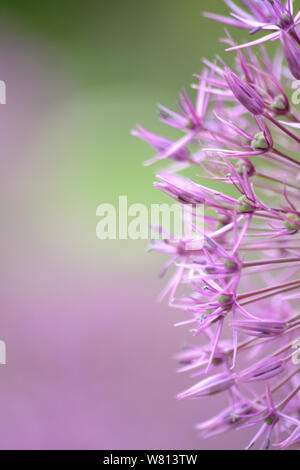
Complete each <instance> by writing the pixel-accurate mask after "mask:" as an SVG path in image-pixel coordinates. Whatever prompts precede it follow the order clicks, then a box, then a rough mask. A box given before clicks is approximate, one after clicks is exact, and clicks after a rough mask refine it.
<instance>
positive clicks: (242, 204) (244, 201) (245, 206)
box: [238, 196, 254, 213]
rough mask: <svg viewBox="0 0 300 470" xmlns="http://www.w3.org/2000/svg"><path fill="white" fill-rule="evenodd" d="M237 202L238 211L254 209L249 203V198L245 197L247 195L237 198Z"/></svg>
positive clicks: (251, 210)
mask: <svg viewBox="0 0 300 470" xmlns="http://www.w3.org/2000/svg"><path fill="white" fill-rule="evenodd" d="M238 202H239V206H238V211H239V212H243V213H244V212H253V211H254V207H253V205H252V204H251V201H249V199H248V198H247V196H241V197H240V198H239V199H238Z"/></svg>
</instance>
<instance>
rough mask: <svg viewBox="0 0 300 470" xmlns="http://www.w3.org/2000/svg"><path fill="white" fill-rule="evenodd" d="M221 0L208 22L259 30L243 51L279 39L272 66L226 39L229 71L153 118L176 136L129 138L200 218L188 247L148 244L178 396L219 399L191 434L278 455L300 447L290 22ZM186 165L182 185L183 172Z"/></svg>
mask: <svg viewBox="0 0 300 470" xmlns="http://www.w3.org/2000/svg"><path fill="white" fill-rule="evenodd" d="M225 3H226V4H227V5H228V6H229V8H230V9H231V10H232V14H231V17H230V18H227V17H222V16H219V15H211V14H207V15H206V16H209V17H211V18H214V19H216V20H217V21H222V22H225V23H226V24H229V25H234V26H238V27H241V28H243V29H249V30H250V33H251V34H255V33H257V32H259V31H261V32H268V34H267V35H265V36H263V37H262V38H260V39H257V40H256V41H253V42H252V43H251V44H258V43H260V42H265V41H267V40H268V39H271V40H277V39H281V41H279V42H278V44H279V46H280V45H281V49H280V50H279V51H278V52H277V54H276V55H275V58H274V59H272V60H271V59H270V57H269V55H268V53H267V51H266V49H265V48H263V47H260V50H259V54H255V52H254V49H250V48H249V47H248V48H247V49H246V51H245V52H244V53H243V52H242V51H240V48H241V46H236V44H235V43H234V41H233V40H232V38H231V37H230V36H229V34H228V33H227V38H226V39H225V42H226V43H227V44H229V45H230V46H231V47H230V48H231V49H236V69H235V70H232V69H230V68H229V67H227V66H226V65H224V63H223V62H222V60H221V59H220V58H218V60H216V61H215V62H209V61H208V60H204V63H205V68H204V70H203V72H202V73H201V74H200V75H199V76H196V77H197V78H198V79H199V82H198V83H196V84H194V85H193V88H195V89H196V90H197V99H196V102H195V104H193V103H194V101H193V100H192V99H191V98H190V97H189V95H188V94H187V93H186V92H185V91H184V92H182V93H181V95H180V98H179V104H178V112H174V111H171V110H168V109H166V108H164V107H161V113H160V117H161V120H162V121H163V122H164V123H165V124H168V125H170V126H171V127H175V128H176V129H177V130H178V131H179V132H181V133H183V137H181V138H179V140H177V141H176V142H172V141H170V140H168V139H166V138H165V137H160V136H157V135H154V134H152V133H150V132H149V131H146V130H145V129H144V128H142V127H139V128H138V130H136V131H134V133H135V135H137V136H138V137H140V138H142V139H143V140H146V141H147V142H148V143H149V144H150V145H151V146H152V147H154V148H155V150H156V151H157V152H158V154H157V155H156V156H155V157H154V159H153V160H152V161H158V160H165V161H168V160H173V161H172V164H171V167H170V168H168V167H167V168H164V169H163V170H159V171H158V173H157V179H156V182H155V183H154V184H155V187H156V188H157V189H159V190H160V191H162V192H164V193H165V194H167V195H168V196H170V197H171V198H172V199H175V200H176V201H177V202H178V203H179V204H181V205H182V206H184V205H187V204H188V205H191V206H192V207H194V206H195V205H197V204H202V205H203V206H204V209H205V211H204V228H203V233H201V234H200V235H202V239H203V242H202V243H201V244H199V246H198V245H197V246H192V247H191V246H190V245H189V240H187V239H186V238H182V239H180V240H175V239H174V238H172V236H171V235H170V237H169V239H164V240H156V241H155V242H153V243H152V246H151V248H152V249H153V250H156V251H158V252H159V253H164V254H165V255H168V256H169V260H168V261H167V263H166V265H165V267H164V269H163V271H162V274H164V273H165V272H166V271H167V270H172V269H173V273H172V274H171V275H170V279H169V281H168V283H167V286H166V287H165V289H164V290H163V292H162V294H161V296H160V299H163V298H165V297H167V298H168V303H169V305H170V306H171V307H173V308H177V309H179V310H180V311H181V312H182V315H183V319H182V322H180V323H177V326H182V327H184V328H187V329H188V330H189V332H190V334H191V335H192V338H193V344H191V345H189V347H188V348H186V349H185V350H184V351H183V352H182V353H180V354H179V355H178V356H177V359H178V360H179V362H180V369H179V370H180V372H188V373H190V374H191V376H192V377H193V378H195V377H198V376H201V378H202V380H201V381H200V382H198V383H196V384H195V385H193V386H192V387H190V388H189V389H188V390H186V391H184V392H182V393H180V394H179V395H178V398H179V399H185V398H192V399H193V398H199V399H201V398H202V397H204V396H212V397H214V395H216V394H221V395H222V396H223V397H224V398H225V399H227V401H228V403H227V404H226V405H225V406H224V410H223V411H221V412H220V413H219V414H218V415H217V416H215V417H214V418H212V419H210V420H208V421H205V422H204V423H202V424H199V425H198V426H197V429H198V430H199V431H200V434H201V436H202V437H209V436H211V435H214V434H219V433H220V432H227V431H230V430H232V429H238V430H240V429H242V428H244V427H252V426H255V425H259V428H258V430H257V432H256V434H254V437H253V438H252V439H251V441H250V443H249V444H248V446H247V448H252V447H253V446H256V447H259V448H261V449H268V448H271V447H272V448H279V449H283V448H287V447H289V446H291V445H298V444H299V443H300V433H299V429H300V419H299V409H300V365H299V364H298V363H297V360H296V359H295V344H296V341H297V340H298V339H299V336H300V314H299V307H300V303H299V302H300V161H299V154H300V137H299V132H298V131H299V130H300V114H299V110H297V109H295V108H294V107H293V103H292V102H291V103H290V101H289V99H288V95H289V93H288V92H289V87H290V81H291V75H290V72H289V70H288V69H287V68H286V67H284V66H283V65H282V58H283V56H284V55H285V56H286V60H287V63H288V66H289V69H290V71H291V72H292V74H293V75H294V77H295V78H298V79H300V62H299V60H300V59H299V58H300V52H299V51H300V49H299V48H300V39H299V35H298V31H297V25H298V24H299V23H300V13H299V12H296V13H295V12H294V11H293V3H294V2H293V1H292V0H290V1H288V2H287V3H283V2H281V1H279V0H256V1H255V0H252V1H250V0H249V1H248V0H243V2H242V4H243V6H244V7H245V9H244V8H239V7H238V6H237V5H236V3H234V2H233V1H232V0H225ZM246 9H247V10H248V11H246ZM247 46H249V44H247ZM220 62H221V66H219V65H217V64H219V63H220ZM222 64H223V65H222ZM174 160H176V161H177V162H176V164H174ZM188 167H189V168H188ZM186 168H188V169H189V177H187V176H183V175H182V174H180V172H181V171H182V170H183V169H186ZM193 169H194V173H193ZM160 231H161V233H163V228H160ZM212 373H213V375H212ZM262 385H263V387H262ZM263 390H265V392H264V391H263ZM200 412H201V407H200Z"/></svg>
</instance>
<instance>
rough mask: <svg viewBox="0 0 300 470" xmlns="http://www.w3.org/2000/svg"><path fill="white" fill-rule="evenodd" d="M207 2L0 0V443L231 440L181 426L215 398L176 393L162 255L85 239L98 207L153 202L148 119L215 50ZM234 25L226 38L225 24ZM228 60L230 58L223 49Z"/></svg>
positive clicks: (108, 445) (241, 440)
mask: <svg viewBox="0 0 300 470" xmlns="http://www.w3.org/2000/svg"><path fill="white" fill-rule="evenodd" d="M203 8H206V9H208V8H209V10H211V11H219V12H224V11H225V8H224V5H223V3H222V2H220V0H210V2H209V3H208V4H207V2H201V1H199V0H187V1H185V2H182V1H179V0H172V1H170V0H152V1H151V2H148V1H146V0H139V1H138V0H128V1H126V2H125V1H124V0H111V1H102V0H86V1H84V2H83V1H76V0H72V1H71V0H52V1H51V2H48V1H45V2H37V1H36V0H27V1H26V2H24V1H23V0H18V1H17V0H2V2H1V6H0V78H1V79H2V80H5V82H6V85H7V104H6V105H5V106H2V105H1V106H0V142H1V152H0V155H1V173H0V178H1V184H0V191H1V196H2V197H1V199H0V200H1V215H2V230H1V237H2V242H1V248H2V249H1V270H2V275H1V284H0V299H1V316H0V333H1V334H0V338H1V339H3V340H4V341H5V342H6V345H7V365H6V366H2V367H1V368H0V448H1V449H214V448H220V449H226V448H227V449H235V448H239V447H240V446H243V444H245V443H246V442H247V439H246V437H245V435H244V436H243V437H240V434H233V435H228V436H225V437H224V436H222V437H220V438H215V439H212V440H210V441H206V442H202V441H201V440H199V438H198V436H197V432H196V431H195V429H194V425H195V424H196V423H197V422H199V421H201V420H202V419H204V418H207V417H208V416H210V415H211V414H212V413H214V412H217V411H219V409H220V408H221V404H220V403H219V402H218V401H217V400H216V399H214V398H213V399H211V400H207V401H204V402H202V401H201V402H198V401H192V402H183V403H182V402H177V401H176V399H175V395H176V393H178V392H179V391H181V390H183V389H184V388H185V387H187V386H188V385H191V381H190V379H189V378H188V377H184V376H179V375H178V374H177V373H176V362H175V361H174V358H173V356H174V354H175V353H176V352H177V351H178V350H180V348H181V347H182V345H183V344H184V343H185V342H186V340H187V339H188V338H189V335H188V332H187V331H186V330H185V329H175V328H174V327H173V324H174V322H175V321H176V320H178V318H180V317H178V313H176V312H174V311H173V310H169V309H168V307H167V306H166V305H165V304H162V305H159V304H158V303H157V302H156V297H157V295H158V293H159V291H160V289H161V288H162V287H163V283H162V282H161V281H160V280H158V277H157V273H158V271H159V269H160V267H161V265H162V263H163V262H164V259H163V258H161V257H160V256H159V255H156V254H147V253H146V244H145V242H132V241H113V242H106V241H105V242H104V241H102V242H101V241H99V240H98V239H97V238H96V232H95V230H96V224H97V221H98V220H97V217H96V208H97V206H98V205H99V204H100V203H102V202H109V203H116V202H117V200H118V196H119V195H127V196H128V201H129V203H135V202H142V203H145V204H149V203H151V202H159V201H160V200H161V195H160V194H157V192H156V191H155V190H154V189H153V178H154V174H155V171H156V169H157V167H156V168H154V167H150V168H144V167H143V165H142V163H143V161H144V160H146V159H147V158H148V157H150V156H151V155H152V152H151V150H149V149H148V147H147V146H146V145H145V144H144V143H142V142H140V141H138V140H137V139H134V138H133V137H131V136H130V129H131V128H133V127H134V126H135V124H136V123H137V122H140V123H142V124H144V125H145V126H146V127H148V128H151V129H152V130H154V131H158V130H159V129H160V125H159V124H158V123H157V115H156V103H158V102H160V103H164V104H165V105H167V106H173V103H174V102H175V101H176V97H177V93H178V91H179V90H180V88H181V87H182V86H187V87H189V85H190V83H191V81H192V73H196V72H199V71H200V69H201V57H202V56H206V57H208V58H212V57H213V56H214V55H215V54H216V53H222V51H223V49H224V47H223V46H222V44H220V43H219V42H218V36H219V35H220V34H221V35H222V30H223V28H222V26H221V25H215V24H214V23H212V22H210V21H209V20H205V19H203V18H202V17H201V10H203ZM235 34H236V37H237V33H235ZM231 60H232V58H231V57H228V61H231Z"/></svg>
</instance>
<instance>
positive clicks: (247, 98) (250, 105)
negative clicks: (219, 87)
mask: <svg viewBox="0 0 300 470" xmlns="http://www.w3.org/2000/svg"><path fill="white" fill-rule="evenodd" d="M224 76H225V79H226V81H227V83H228V86H229V88H230V89H231V91H232V93H233V94H234V96H235V97H236V99H237V100H238V101H239V102H240V103H241V104H242V105H243V106H245V108H246V109H248V111H250V113H252V114H255V115H260V114H263V112H264V110H265V103H264V100H263V99H262V97H261V96H260V95H259V94H258V93H257V91H255V90H254V88H252V87H251V86H250V85H248V83H246V82H244V81H243V80H241V79H240V78H239V77H238V76H237V75H236V74H235V73H233V72H232V70H230V68H228V67H226V69H225V75H224Z"/></svg>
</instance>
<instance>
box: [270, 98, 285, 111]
mask: <svg viewBox="0 0 300 470" xmlns="http://www.w3.org/2000/svg"><path fill="white" fill-rule="evenodd" d="M286 107H287V106H286V101H285V99H284V97H283V96H282V95H277V96H276V98H275V99H274V101H273V103H272V104H271V108H272V109H274V110H275V111H285V110H286Z"/></svg>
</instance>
